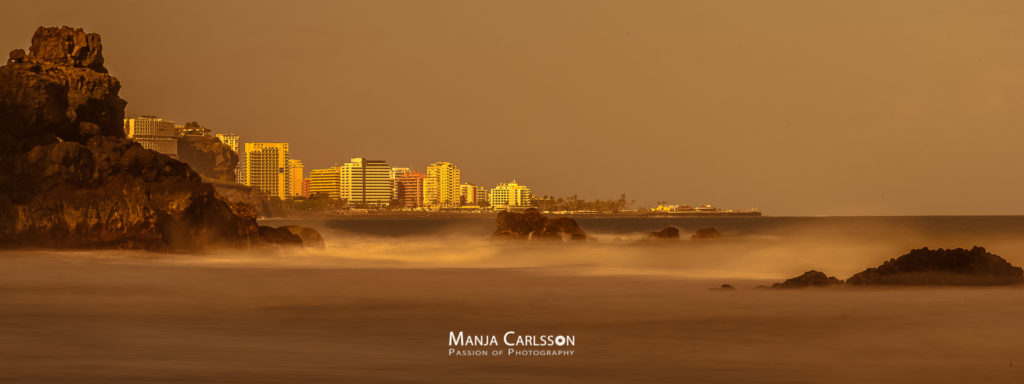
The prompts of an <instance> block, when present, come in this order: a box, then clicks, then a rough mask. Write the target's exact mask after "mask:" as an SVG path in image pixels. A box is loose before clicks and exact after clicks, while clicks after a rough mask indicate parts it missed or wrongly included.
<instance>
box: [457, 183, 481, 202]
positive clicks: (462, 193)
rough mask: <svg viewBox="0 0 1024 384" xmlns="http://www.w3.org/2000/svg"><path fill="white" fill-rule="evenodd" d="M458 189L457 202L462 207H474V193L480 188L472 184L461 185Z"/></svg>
mask: <svg viewBox="0 0 1024 384" xmlns="http://www.w3.org/2000/svg"><path fill="white" fill-rule="evenodd" d="M459 188H460V190H459V202H460V203H461V204H462V205H476V191H477V190H478V189H479V188H480V187H477V186H475V185H473V184H462V185H461V186H460V187H459Z"/></svg>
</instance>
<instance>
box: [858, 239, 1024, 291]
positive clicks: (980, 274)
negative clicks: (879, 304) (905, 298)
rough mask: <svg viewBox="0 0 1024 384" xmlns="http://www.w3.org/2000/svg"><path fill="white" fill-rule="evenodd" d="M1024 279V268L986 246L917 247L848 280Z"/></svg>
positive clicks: (988, 281) (917, 282)
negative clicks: (992, 251)
mask: <svg viewBox="0 0 1024 384" xmlns="http://www.w3.org/2000/svg"><path fill="white" fill-rule="evenodd" d="M1021 282H1024V270H1022V269H1021V268H1020V267H1015V266H1013V265H1012V264H1010V263H1009V262H1007V261H1006V260H1004V259H1003V258H1002V257H999V256H997V255H994V254H991V253H989V252H987V251H986V250H985V248H982V247H974V248H971V249H970V250H967V249H963V248H956V249H941V248H940V249H928V248H921V249H914V250H911V251H910V252H909V253H907V254H905V255H903V256H900V257H898V258H895V259H889V261H886V262H885V263H883V264H882V265H879V266H878V267H874V268H868V269H865V270H864V271H862V272H860V273H857V274H855V275H853V276H852V277H850V278H849V279H848V280H846V283H847V284H851V285H1005V284H1017V283H1021Z"/></svg>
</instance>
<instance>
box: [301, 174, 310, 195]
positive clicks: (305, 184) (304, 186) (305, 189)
mask: <svg viewBox="0 0 1024 384" xmlns="http://www.w3.org/2000/svg"><path fill="white" fill-rule="evenodd" d="M301 195H302V198H304V199H308V198H309V178H308V177H307V178H305V179H302V193H301Z"/></svg>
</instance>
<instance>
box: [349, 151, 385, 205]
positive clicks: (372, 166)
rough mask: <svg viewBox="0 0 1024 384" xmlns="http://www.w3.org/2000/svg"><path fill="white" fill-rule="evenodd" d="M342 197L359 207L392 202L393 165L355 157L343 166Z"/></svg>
mask: <svg viewBox="0 0 1024 384" xmlns="http://www.w3.org/2000/svg"><path fill="white" fill-rule="evenodd" d="M341 198H342V199H346V200H348V204H349V205H352V206H358V207H367V208H383V207H387V206H388V205H390V204H391V166H390V165H388V163H387V162H385V161H383V160H368V159H366V158H365V157H353V158H352V160H351V161H349V162H347V163H345V164H344V165H342V166H341Z"/></svg>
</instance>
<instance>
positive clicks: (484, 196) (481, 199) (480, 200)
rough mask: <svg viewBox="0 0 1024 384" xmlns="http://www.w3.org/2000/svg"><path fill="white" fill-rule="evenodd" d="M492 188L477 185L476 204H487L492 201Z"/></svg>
mask: <svg viewBox="0 0 1024 384" xmlns="http://www.w3.org/2000/svg"><path fill="white" fill-rule="evenodd" d="M489 192H490V190H489V189H487V188H485V187H476V205H479V206H487V205H490V203H491V197H490V196H489Z"/></svg>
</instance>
